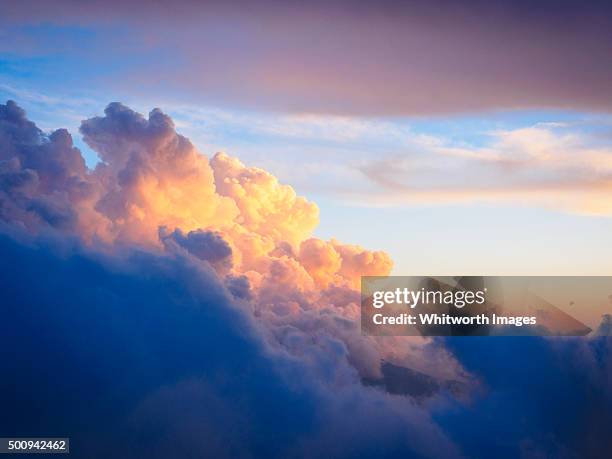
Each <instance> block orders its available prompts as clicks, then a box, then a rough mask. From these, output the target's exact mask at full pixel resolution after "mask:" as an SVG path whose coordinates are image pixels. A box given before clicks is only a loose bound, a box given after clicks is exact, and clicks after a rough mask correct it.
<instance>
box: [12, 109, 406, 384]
mask: <svg viewBox="0 0 612 459" xmlns="http://www.w3.org/2000/svg"><path fill="white" fill-rule="evenodd" d="M1 113H2V123H3V124H2V134H3V139H4V141H3V142H4V144H5V147H4V148H3V155H4V156H3V158H4V162H3V171H6V173H5V176H4V177H5V178H4V179H3V193H4V194H6V196H7V198H6V199H5V201H6V204H5V205H4V206H3V207H4V208H6V209H7V210H6V211H4V220H6V221H9V222H11V223H19V224H22V225H26V226H27V227H28V228H30V230H31V231H33V232H36V231H37V229H40V228H42V227H44V226H49V227H53V228H56V229H57V228H63V226H66V224H64V223H63V221H64V220H66V221H68V222H70V225H69V226H70V231H71V233H72V234H76V235H79V236H80V237H81V238H82V239H83V240H84V241H86V242H88V243H90V244H92V243H95V242H96V241H101V242H103V243H104V244H106V245H107V246H110V247H112V245H113V244H137V245H139V246H142V247H148V248H155V249H156V250H157V249H160V248H164V249H165V250H166V251H169V252H170V253H177V252H181V251H182V252H186V253H187V254H189V256H192V257H194V259H195V260H196V262H200V263H206V264H208V265H210V266H211V267H212V268H213V269H215V270H216V271H217V273H218V275H220V276H223V277H226V281H225V282H226V285H227V286H228V288H229V289H230V291H232V292H234V294H235V295H236V297H238V298H249V299H250V306H249V308H250V309H251V311H252V312H253V314H255V316H256V317H259V318H260V322H261V325H262V326H263V327H264V328H265V329H266V333H267V336H268V338H269V341H270V343H271V344H272V345H275V346H280V347H281V348H284V349H285V350H288V351H289V352H292V353H294V354H295V355H300V354H303V353H304V352H314V353H315V354H318V353H325V352H327V347H328V345H329V342H330V341H329V340H330V337H331V336H333V337H334V338H333V340H334V342H337V343H338V345H339V346H340V348H342V349H344V351H343V352H342V353H341V358H342V359H345V360H347V361H350V362H353V364H354V366H355V368H356V369H357V370H358V373H359V374H360V375H362V376H369V375H373V374H374V375H377V374H379V373H380V361H381V359H383V358H387V359H389V358H391V359H393V355H391V350H390V349H387V348H386V347H385V346H382V345H380V344H378V343H377V342H376V341H375V340H369V339H366V338H364V337H361V336H360V331H359V327H358V323H359V322H358V321H359V314H358V311H359V296H358V294H357V293H356V289H358V287H359V277H360V275H372V274H380V275H384V274H388V273H389V271H390V269H391V267H392V262H391V260H390V258H389V257H388V256H387V255H386V254H384V253H382V252H369V251H367V250H364V249H361V248H359V247H356V246H350V245H343V244H341V243H339V242H337V241H329V242H326V241H321V240H318V239H315V238H312V237H311V233H312V230H313V229H314V227H315V226H316V225H317V223H318V209H317V207H316V205H314V204H312V203H310V202H308V201H307V200H306V199H304V198H302V197H298V196H296V194H295V192H294V190H293V189H292V188H291V187H289V186H287V185H283V184H280V183H279V182H278V180H277V179H276V178H275V177H273V176H272V175H271V174H269V173H267V172H266V171H263V170H261V169H257V168H252V167H247V166H245V165H244V164H242V163H241V162H240V161H238V160H237V159H234V158H231V157H229V156H228V155H226V154H222V153H219V154H217V155H215V156H214V157H213V158H212V159H211V160H210V162H209V161H208V160H207V158H206V157H205V156H203V155H202V154H200V153H199V152H198V151H197V149H196V148H195V147H194V146H193V144H192V143H191V142H190V141H189V140H188V139H186V138H185V137H183V136H181V135H180V134H178V133H177V132H176V130H175V128H174V124H173V122H172V120H171V119H170V118H169V117H168V116H167V115H165V114H163V113H162V112H161V111H160V110H157V109H155V110H153V111H151V113H150V114H149V117H148V118H145V117H143V116H142V115H140V114H138V113H136V112H134V111H133V110H131V109H129V108H127V107H125V106H123V105H121V104H119V103H112V104H110V105H109V106H108V107H107V108H106V110H105V112H104V116H102V117H94V118H91V119H88V120H86V121H84V122H83V123H82V126H81V133H82V134H83V136H84V139H85V141H86V142H87V143H88V144H89V145H90V146H91V147H92V148H93V149H94V150H95V151H96V152H98V154H99V157H100V160H101V162H100V163H99V164H98V165H97V166H96V168H95V169H94V170H88V169H87V168H86V167H85V164H84V162H83V159H82V158H81V156H80V153H79V151H78V150H77V149H76V148H74V147H73V146H72V141H71V138H70V136H69V134H68V133H67V132H66V131H63V130H60V131H56V132H55V133H53V134H51V135H50V136H46V135H45V134H44V133H42V132H41V131H40V130H39V129H38V128H37V127H36V126H35V125H34V124H33V123H32V122H30V121H28V120H27V118H26V117H25V113H24V112H23V111H22V110H21V109H20V108H18V107H17V106H16V104H14V103H12V102H10V103H8V104H7V105H6V106H5V107H4V108H3V111H2V112H1ZM73 162H74V163H75V164H72V163H73ZM16 189H17V191H19V190H22V189H23V190H26V191H27V192H26V191H22V192H21V193H22V194H25V196H26V197H27V198H28V199H25V198H24V199H21V200H20V199H15V198H14V197H13V196H15V195H16V194H15V193H17V191H15V190H16ZM79 190H81V192H80V193H78V192H77V191H79ZM62 212H63V213H65V214H66V215H67V216H66V217H64V220H62V218H61V216H62V215H63V213H62ZM68 217H70V218H68ZM287 327H290V329H291V330H293V331H292V332H291V334H290V336H292V340H289V341H288V340H287V333H286V332H287V330H288V328H287ZM298 335H299V336H301V338H300V339H297V336H298ZM315 335H316V336H318V338H316V339H315V340H313V339H312V337H313V336H315ZM298 342H301V343H303V345H302V346H298V345H297V343H298ZM304 346H305V347H304ZM306 348H309V349H306ZM393 354H394V355H396V356H397V353H393ZM404 357H405V356H404ZM404 357H402V358H399V360H400V361H401V362H404V363H405V358H404ZM395 360H398V359H397V358H396V359H395Z"/></svg>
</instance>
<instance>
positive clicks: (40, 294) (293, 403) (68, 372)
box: [0, 228, 457, 458]
mask: <svg viewBox="0 0 612 459" xmlns="http://www.w3.org/2000/svg"><path fill="white" fill-rule="evenodd" d="M11 231H13V232H14V228H13V229H12V230H11ZM19 238H20V242H19V241H17V240H15V239H14V238H13V237H11V236H7V235H6V234H2V233H0V253H2V257H1V258H0V272H1V273H2V276H0V291H2V310H1V315H2V320H1V321H0V361H1V362H2V370H1V377H0V406H2V416H0V432H2V435H3V436H68V437H71V455H72V457H83V458H108V457H119V458H121V457H164V458H166V457H181V458H187V457H214V458H220V457H262V458H273V457H283V458H284V457H322V456H326V457H366V456H368V457H372V456H375V457H398V456H401V457H427V456H435V457H455V456H456V455H457V451H456V450H455V449H454V446H453V445H452V444H450V443H448V442H447V441H446V440H445V438H444V436H443V434H442V433H441V432H440V431H439V430H438V429H437V428H436V427H435V426H434V425H432V424H431V423H430V422H429V419H428V416H427V414H426V413H425V412H424V411H423V410H422V409H419V408H416V407H415V406H414V405H413V404H412V403H411V402H410V400H408V399H407V398H405V397H401V398H393V397H391V396H389V395H387V394H385V393H384V392H382V391H377V390H374V389H368V388H365V387H363V386H361V385H359V384H356V385H348V386H345V387H344V388H343V389H342V390H340V391H335V390H333V389H331V388H326V387H325V386H324V385H323V384H321V383H320V381H318V380H317V379H316V378H315V377H314V376H313V375H314V373H312V372H310V371H309V369H308V368H307V367H306V366H305V365H303V364H302V363H301V362H299V361H298V360H295V359H292V358H289V357H288V356H285V355H284V354H282V353H279V352H278V351H276V352H273V351H271V350H270V349H268V348H267V346H266V345H265V343H264V341H263V340H262V338H261V335H260V332H259V331H258V329H257V326H256V324H254V323H253V322H251V319H250V318H249V316H248V315H247V314H245V313H243V311H242V310H241V309H240V308H239V304H236V303H234V302H233V301H234V300H233V299H232V296H231V295H230V294H228V292H227V290H225V288H224V287H223V285H222V284H221V283H220V281H219V280H218V279H217V277H216V275H215V273H214V271H213V270H212V269H210V268H209V267H208V266H207V265H206V264H202V263H200V262H199V261H198V260H196V259H194V258H192V257H191V256H187V255H185V256H181V255H180V254H171V255H168V254H162V253H153V252H144V251H138V250H133V249H130V248H129V247H124V248H123V249H122V251H121V255H117V253H111V252H108V249H104V250H101V251H99V252H96V251H93V249H91V248H90V249H84V248H82V247H81V246H80V244H79V243H77V242H76V241H72V240H69V239H67V238H66V237H65V236H63V237H62V238H60V239H58V238H57V236H46V237H45V238H43V239H38V240H28V239H27V238H26V239H24V236H23V235H21V236H19ZM364 455H365V456H364Z"/></svg>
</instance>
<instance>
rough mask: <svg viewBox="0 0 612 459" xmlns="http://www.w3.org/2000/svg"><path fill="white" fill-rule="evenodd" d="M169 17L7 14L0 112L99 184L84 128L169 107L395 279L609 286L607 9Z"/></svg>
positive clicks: (196, 10)
mask: <svg viewBox="0 0 612 459" xmlns="http://www.w3.org/2000/svg"><path fill="white" fill-rule="evenodd" d="M107 3H108V2H107ZM178 5H179V6H177V8H172V9H171V11H168V8H167V6H165V5H164V4H163V3H161V2H153V3H151V4H149V2H145V3H140V2H133V1H132V2H117V3H113V5H112V7H111V8H107V7H101V6H100V4H99V3H95V4H92V5H80V4H79V3H78V2H70V1H61V2H57V3H56V4H55V5H54V6H53V8H50V7H44V6H43V7H41V6H40V5H37V7H36V8H34V7H32V3H31V2H28V1H26V2H20V3H19V4H18V5H15V4H9V5H6V8H4V9H3V11H4V13H3V15H2V17H0V26H1V28H0V34H1V35H2V40H0V43H1V44H0V98H1V99H3V101H6V100H7V99H14V100H16V101H17V102H19V103H20V105H21V106H22V107H24V108H25V109H26V111H27V112H28V114H29V116H30V118H31V119H33V120H35V121H36V122H37V124H38V125H39V126H41V127H42V128H43V129H47V130H49V129H55V128H58V127H66V128H68V129H69V131H70V132H71V133H72V135H73V137H74V140H75V143H76V145H77V146H78V147H79V148H81V150H82V151H83V154H84V156H85V158H86V160H87V164H88V165H89V166H90V167H93V166H94V165H95V164H96V162H97V161H98V158H97V157H96V154H95V152H93V151H92V150H91V149H90V148H88V146H87V145H86V144H85V143H84V142H83V141H82V140H81V139H80V138H79V134H78V126H79V125H80V122H81V121H82V120H83V119H86V118H89V117H91V116H94V115H96V114H98V113H100V112H101V111H102V110H103V108H104V107H105V106H106V105H107V104H108V103H109V102H112V101H121V102H123V103H125V104H127V105H128V106H130V107H133V108H135V109H136V110H138V111H140V112H141V113H147V112H148V111H150V110H151V109H153V108H155V107H159V108H161V109H163V110H164V111H165V112H167V113H168V114H170V115H171V116H172V117H173V119H174V120H175V122H176V124H177V128H178V130H179V132H181V133H183V134H184V135H186V136H187V137H189V138H190V139H191V140H192V141H193V142H194V143H195V144H196V146H197V147H198V149H199V150H200V151H201V152H202V153H203V154H205V155H207V156H209V157H210V156H212V155H213V154H214V153H215V152H217V151H225V152H227V153H229V154H231V155H233V156H237V157H239V158H240V159H241V160H243V162H246V163H247V164H249V165H253V166H257V167H261V168H264V169H266V170H268V171H270V172H272V173H273V174H274V175H276V176H277V177H279V179H280V180H281V181H282V182H283V183H288V184H290V185H292V186H293V187H294V188H295V189H296V191H297V192H298V193H299V194H300V195H304V196H306V197H307V198H309V199H311V200H313V201H315V202H316V203H317V204H318V205H319V207H320V211H321V216H322V218H321V219H320V225H319V226H318V228H317V230H316V234H317V235H319V236H321V237H323V238H326V239H327V238H331V237H335V236H339V237H341V238H342V239H343V240H346V241H350V242H353V243H356V244H361V245H365V246H368V247H372V248H376V249H381V250H385V251H387V252H388V253H390V254H391V255H392V257H393V259H394V261H395V268H394V273H396V274H439V275H443V274H446V275H448V274H455V273H459V272H461V273H465V274H468V273H469V274H518V275H521V274H540V275H546V274H549V275H582V274H607V273H609V272H610V262H609V260H610V259H612V257H610V255H611V254H612V245H610V244H608V243H607V242H608V237H607V235H608V234H610V229H612V220H611V219H610V215H611V214H612V205H611V204H609V200H608V198H607V196H608V193H609V191H608V190H609V186H610V185H609V183H610V181H609V174H610V168H611V164H612V163H611V159H610V158H611V154H612V151H611V148H612V134H611V132H612V131H611V125H612V117H611V116H610V114H609V109H610V106H611V105H612V102H611V101H610V96H609V94H610V91H609V81H610V73H612V68H611V67H610V65H609V59H607V58H606V57H605V56H607V55H609V52H611V49H610V47H611V44H610V43H611V42H612V40H611V39H610V27H608V26H609V24H608V22H607V21H608V19H607V16H606V15H605V14H604V13H605V12H606V11H607V7H606V6H605V4H599V3H597V2H592V3H588V4H586V5H580V4H578V3H575V2H561V3H558V2H555V3H554V8H553V6H552V5H553V4H552V3H547V2H544V3H543V4H541V5H540V6H539V7H537V8H535V7H530V6H529V3H528V2H521V1H518V2H517V1H509V2H497V3H494V4H489V3H488V2H468V3H466V4H465V5H463V6H459V5H454V4H453V2H433V3H429V2H416V3H413V4H412V6H408V5H407V4H404V3H403V2H383V3H381V4H380V5H378V6H376V7H375V6H373V5H370V4H368V3H365V2H362V3H360V2H356V3H355V2H342V1H337V2H331V3H327V2H325V3H323V2H321V3H319V2H315V4H314V5H312V6H310V7H308V8H305V7H303V6H302V7H301V6H299V5H292V4H286V5H283V4H280V3H278V2H273V1H272V2H264V4H263V6H262V8H261V9H260V10H258V11H253V9H252V8H249V7H245V6H244V5H240V3H233V4H229V5H224V4H222V3H217V2H208V3H206V4H205V6H203V7H198V6H197V4H196V3H194V2H179V4H178ZM547 6H548V7H550V8H553V9H554V12H555V14H554V16H553V17H551V16H550V15H547V12H546V11H547ZM135 12H138V14H134V13H135ZM543 18H547V20H546V21H543V20H542V19H543ZM585 49H588V50H589V52H588V53H585V52H584V50H585Z"/></svg>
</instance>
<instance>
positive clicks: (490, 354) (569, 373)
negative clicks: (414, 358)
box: [436, 337, 612, 458]
mask: <svg viewBox="0 0 612 459" xmlns="http://www.w3.org/2000/svg"><path fill="white" fill-rule="evenodd" d="M439 344H441V345H444V346H445V347H446V348H448V349H449V350H450V351H451V352H452V353H453V354H454V355H455V356H456V358H457V359H458V360H459V361H460V362H461V363H462V364H463V365H464V367H465V369H466V370H468V371H470V372H471V373H472V374H474V375H475V376H476V377H477V378H478V380H479V381H480V382H481V383H482V384H483V388H482V391H481V393H479V394H476V395H475V398H474V400H473V401H472V402H471V403H469V404H468V405H467V406H461V407H460V406H455V407H453V408H452V409H450V410H447V411H444V412H440V413H438V414H437V415H436V419H437V420H438V422H440V424H441V425H443V426H444V428H445V429H446V430H447V431H448V432H449V433H450V434H451V435H452V436H453V438H455V440H456V441H458V442H460V443H461V445H462V446H463V449H464V451H465V452H466V453H467V455H468V456H470V457H482V458H488V457H498V458H502V457H508V458H511V457H512V458H513V457H546V458H548V457H555V458H562V457H568V458H574V457H576V458H578V457H580V458H603V457H609V455H610V451H612V437H611V436H610V435H609V426H610V425H612V340H610V339H609V338H591V339H589V338H552V339H551V338H542V337H467V338H460V337H455V338H448V339H444V340H441V341H440V342H439ZM466 421H467V422H466Z"/></svg>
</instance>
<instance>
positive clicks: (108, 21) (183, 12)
mask: <svg viewBox="0 0 612 459" xmlns="http://www.w3.org/2000/svg"><path fill="white" fill-rule="evenodd" d="M3 16H4V24H5V26H6V27H10V29H9V30H10V31H11V33H10V34H8V33H7V37H6V39H5V40H3V42H4V43H5V44H4V47H5V49H7V50H10V51H12V52H13V53H15V52H17V53H21V54H22V55H25V56H30V55H37V56H40V55H43V56H48V55H52V53H53V50H54V49H58V48H61V49H64V50H70V51H66V52H65V53H64V56H65V57H66V58H67V59H68V60H70V59H71V60H72V61H71V62H73V63H74V65H75V66H76V65H78V64H82V63H83V62H86V65H81V67H85V68H86V70H83V69H82V68H81V70H80V71H81V72H82V71H87V72H91V74H92V77H95V78H97V81H98V83H99V84H101V85H106V86H107V87H108V86H109V85H112V86H113V87H114V89H121V90H123V91H124V92H125V94H126V95H127V94H134V93H135V92H138V93H141V94H142V93H144V94H151V93H155V94H164V95H165V97H169V98H174V99H177V100H186V99H189V100H190V101H191V100H193V99H194V98H196V100H198V101H199V102H206V103H211V102H214V103H216V104H221V105H227V104H232V105H234V106H236V105H237V106H242V107H259V108H261V107H266V108H269V109H273V110H282V111H291V112H317V113H323V112H325V113H344V114H358V115H368V116H371V115H415V114H416V115H423V114H432V113H434V114H439V113H457V112H476V111H483V110H499V109H525V108H543V107H544V108H560V109H578V110H597V111H599V110H601V111H609V110H610V108H611V106H610V100H609V98H608V97H607V94H608V93H609V90H610V83H609V81H610V76H611V72H612V67H611V66H610V63H609V59H608V58H607V57H608V56H609V54H610V52H611V48H612V41H611V40H610V37H609V34H608V30H609V29H610V26H611V24H610V17H611V16H610V7H609V5H608V4H606V3H605V2H587V3H585V2H573V1H567V2H562V3H561V4H560V3H559V2H545V3H539V4H538V5H532V4H529V3H528V2H524V1H522V0H513V1H503V2H483V1H481V0H474V1H469V2H467V3H465V2H464V3H462V4H461V5H457V4H456V2H449V1H448V0H441V1H435V2H424V1H418V2H409V3H405V2H396V1H392V0H390V1H384V2H377V3H376V4H372V3H371V2H370V3H368V2H358V3H357V4H354V2H353V3H351V2H346V1H344V0H337V1H333V2H314V3H313V2H309V3H308V5H291V6H288V5H284V4H282V3H279V2H276V1H267V2H263V3H261V4H260V6H259V8H257V9H253V8H250V7H249V6H248V5H246V4H243V2H231V4H227V2H217V1H212V2H206V4H205V5H203V4H201V3H200V2H192V1H183V2H179V4H178V5H177V7H176V8H168V7H167V6H166V5H164V4H162V3H158V4H156V5H154V6H152V5H150V3H149V2H147V3H146V4H145V3H143V2H142V1H140V0H130V1H122V2H119V1H112V0H111V1H107V2H105V3H104V4H97V5H94V4H88V5H79V7H78V8H77V7H75V6H74V4H73V2H70V1H61V2H54V4H53V7H49V6H48V5H46V4H45V3H44V2H40V1H36V0H31V1H24V2H19V3H15V4H12V5H6V8H5V14H4V15H3ZM40 24H44V25H45V26H46V28H45V26H40ZM49 24H51V25H53V26H54V28H53V27H51V28H50V27H49ZM75 27H76V28H77V30H76V31H75V30H74V28H75ZM50 30H51V31H52V32H54V33H49V31H50ZM41 34H42V35H44V36H46V37H47V39H46V40H41V39H40V35H41ZM74 34H77V36H78V37H79V40H75V39H74ZM585 49H586V50H589V52H588V53H585V52H584V50H585ZM109 50H112V52H109ZM130 61H133V62H135V64H134V65H133V66H127V68H126V66H125V62H130ZM109 68H112V69H116V70H117V71H118V74H119V75H120V78H119V79H118V80H120V83H119V84H117V83H116V82H112V83H111V82H108V81H105V80H104V78H103V77H101V76H100V75H104V73H103V72H102V70H104V69H106V71H107V72H108V69H109ZM66 78H71V75H67V76H66Z"/></svg>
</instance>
